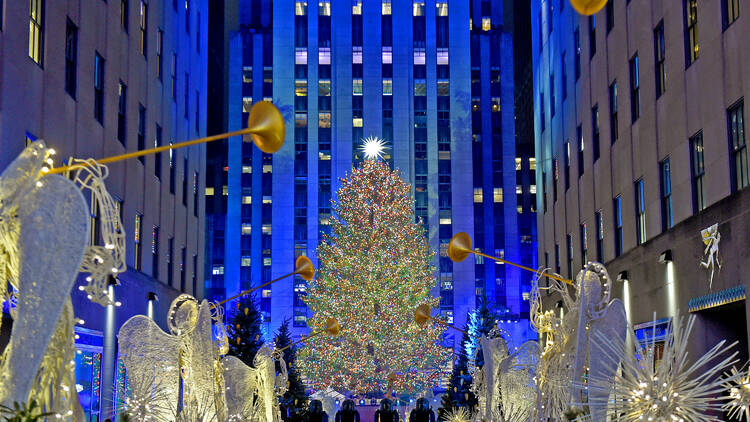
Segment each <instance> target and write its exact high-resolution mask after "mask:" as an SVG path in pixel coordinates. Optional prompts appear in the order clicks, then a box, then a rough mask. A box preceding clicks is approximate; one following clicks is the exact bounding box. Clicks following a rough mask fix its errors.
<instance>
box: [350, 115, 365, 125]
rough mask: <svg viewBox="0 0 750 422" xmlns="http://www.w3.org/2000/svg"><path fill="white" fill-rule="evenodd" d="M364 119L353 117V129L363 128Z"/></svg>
mask: <svg viewBox="0 0 750 422" xmlns="http://www.w3.org/2000/svg"><path fill="white" fill-rule="evenodd" d="M362 124H363V122H362V118H361V117H353V118H352V127H362Z"/></svg>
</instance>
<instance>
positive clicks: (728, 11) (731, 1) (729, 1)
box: [721, 0, 740, 29]
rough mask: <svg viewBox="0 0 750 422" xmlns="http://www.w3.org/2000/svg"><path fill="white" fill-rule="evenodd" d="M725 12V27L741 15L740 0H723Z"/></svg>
mask: <svg viewBox="0 0 750 422" xmlns="http://www.w3.org/2000/svg"><path fill="white" fill-rule="evenodd" d="M721 3H722V6H723V7H722V9H723V14H724V29H726V28H728V27H729V25H731V24H733V23H734V21H736V20H737V18H739V17H740V0H722V1H721Z"/></svg>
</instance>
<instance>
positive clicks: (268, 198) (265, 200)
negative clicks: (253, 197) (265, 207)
mask: <svg viewBox="0 0 750 422" xmlns="http://www.w3.org/2000/svg"><path fill="white" fill-rule="evenodd" d="M262 202H263V203H264V204H272V203H273V199H272V197H271V195H263V199H262Z"/></svg>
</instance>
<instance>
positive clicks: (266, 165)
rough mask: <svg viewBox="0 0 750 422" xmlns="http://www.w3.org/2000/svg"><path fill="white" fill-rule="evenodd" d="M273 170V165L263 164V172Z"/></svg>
mask: <svg viewBox="0 0 750 422" xmlns="http://www.w3.org/2000/svg"><path fill="white" fill-rule="evenodd" d="M272 172H273V165H271V164H263V173H272Z"/></svg>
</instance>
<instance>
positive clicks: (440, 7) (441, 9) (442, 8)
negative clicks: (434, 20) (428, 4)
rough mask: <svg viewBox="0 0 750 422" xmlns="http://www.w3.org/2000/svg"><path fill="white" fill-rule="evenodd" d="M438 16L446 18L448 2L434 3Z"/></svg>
mask: <svg viewBox="0 0 750 422" xmlns="http://www.w3.org/2000/svg"><path fill="white" fill-rule="evenodd" d="M435 8H436V9H437V10H436V11H437V15H438V16H448V2H439V3H435Z"/></svg>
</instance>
